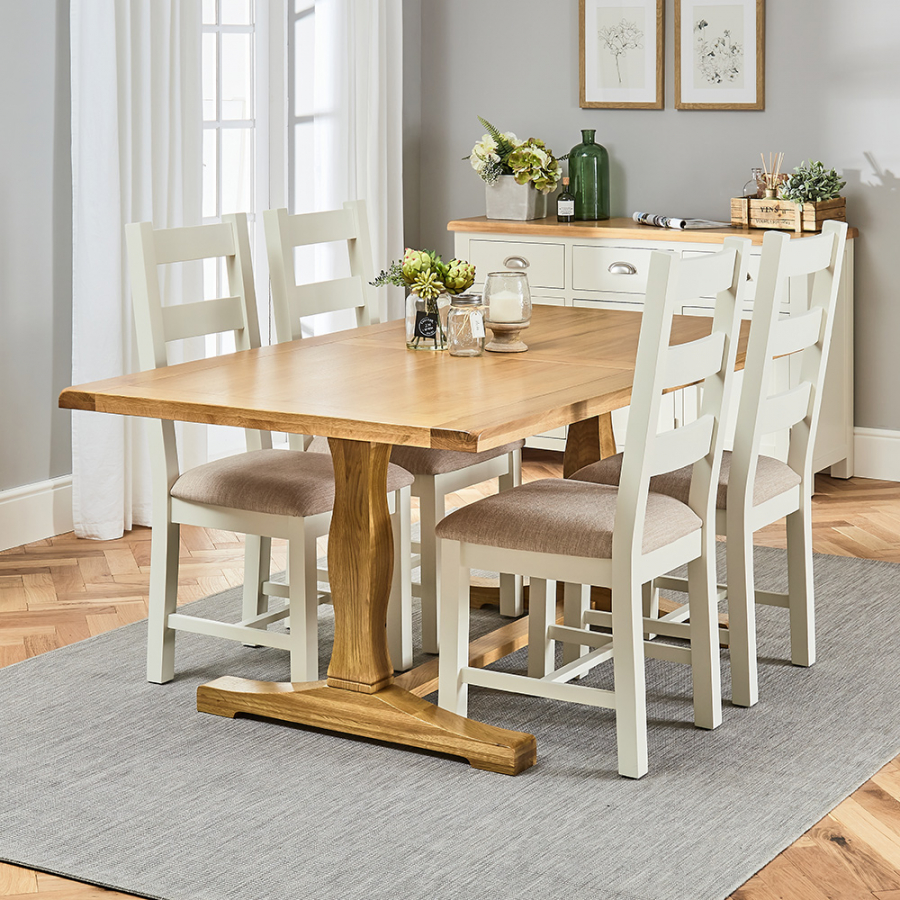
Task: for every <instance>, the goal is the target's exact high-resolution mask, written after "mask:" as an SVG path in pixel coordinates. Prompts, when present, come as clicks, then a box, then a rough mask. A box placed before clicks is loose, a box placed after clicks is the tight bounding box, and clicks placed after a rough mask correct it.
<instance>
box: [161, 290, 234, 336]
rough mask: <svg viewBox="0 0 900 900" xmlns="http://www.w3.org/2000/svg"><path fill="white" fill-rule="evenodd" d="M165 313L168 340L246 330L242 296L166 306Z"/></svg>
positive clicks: (165, 331)
mask: <svg viewBox="0 0 900 900" xmlns="http://www.w3.org/2000/svg"><path fill="white" fill-rule="evenodd" d="M162 314H163V331H164V333H165V338H166V340H167V341H181V340H184V339H185V338H192V337H199V336H200V335H204V334H218V333H219V332H220V331H240V330H241V329H242V328H243V327H244V311H243V304H242V302H241V298H240V297H218V298H216V299H215V300H200V301H199V302H197V303H181V304H179V305H178V306H165V307H163V311H162Z"/></svg>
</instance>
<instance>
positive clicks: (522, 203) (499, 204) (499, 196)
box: [484, 175, 547, 222]
mask: <svg viewBox="0 0 900 900" xmlns="http://www.w3.org/2000/svg"><path fill="white" fill-rule="evenodd" d="M484 201H485V210H486V212H485V215H486V216H487V218H489V219H515V220H517V221H520V222H522V221H526V220H527V219H543V218H544V216H546V215H547V195H546V194H542V193H541V192H540V191H536V190H535V189H534V188H533V187H532V186H531V184H530V183H529V184H516V179H515V177H514V176H512V175H501V176H500V177H499V178H498V179H497V180H496V181H495V182H494V183H493V184H486V185H485V186H484Z"/></svg>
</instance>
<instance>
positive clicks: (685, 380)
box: [437, 239, 749, 778]
mask: <svg viewBox="0 0 900 900" xmlns="http://www.w3.org/2000/svg"><path fill="white" fill-rule="evenodd" d="M748 245H749V241H746V240H742V239H729V240H727V241H726V242H725V248H724V249H723V250H722V251H721V252H719V253H716V254H712V255H710V256H707V257H698V258H696V259H688V260H681V259H678V258H675V257H674V256H671V255H669V254H663V253H654V254H653V255H652V258H651V264H650V270H649V277H648V282H647V301H646V303H645V306H644V314H643V321H642V324H641V334H640V341H639V344H638V352H637V360H636V364H635V372H634V389H633V392H632V398H631V412H630V416H629V422H628V433H627V443H626V447H627V449H626V451H625V459H624V462H623V467H622V481H621V485H620V486H619V487H613V486H608V485H598V484H588V483H585V482H577V481H573V480H563V479H547V480H543V481H536V482H532V483H530V484H526V485H523V486H521V487H517V488H514V489H513V490H511V491H508V492H506V493H504V494H499V495H496V496H493V497H487V498H485V499H483V500H479V501H477V502H476V503H473V504H471V505H469V506H466V507H463V508H462V509H460V510H457V511H456V512H454V513H451V514H450V515H449V516H447V518H445V519H444V520H443V521H442V522H441V523H440V524H439V525H438V529H437V531H438V535H439V537H441V538H442V539H443V541H442V543H443V554H444V556H443V583H444V595H443V601H444V602H443V608H442V611H441V654H440V663H439V684H440V687H439V695H438V696H439V700H438V703H439V705H440V706H441V707H443V708H445V709H448V710H451V711H452V712H455V713H457V714H460V715H465V713H466V709H467V693H468V685H470V684H473V685H479V686H481V687H487V688H494V689H497V690H501V691H510V692H513V693H520V694H531V695H534V696H538V697H546V698H549V699H555V700H563V701H568V702H572V703H581V704H585V705H589V706H601V707H608V708H611V709H614V710H615V718H616V734H617V743H618V760H619V772H620V774H622V775H625V776H628V777H631V778H639V777H641V776H642V775H644V774H645V773H646V772H647V769H648V759H647V717H646V688H645V664H644V657H645V654H646V655H647V656H651V657H656V658H661V659H665V660H671V661H677V662H684V663H689V664H690V665H691V666H692V672H693V685H694V721H695V724H696V725H698V726H699V727H701V728H715V727H716V726H717V725H718V724H719V723H720V722H721V715H722V710H721V683H720V673H719V649H718V628H717V624H718V619H717V614H716V589H715V575H716V573H715V528H714V527H713V521H714V520H713V517H714V510H715V494H714V486H715V485H716V484H717V482H718V471H719V465H720V462H721V450H722V443H723V441H724V428H723V427H720V423H721V422H722V419H723V416H724V414H725V412H726V409H727V402H728V399H729V395H730V393H731V390H730V389H731V384H732V381H733V377H734V362H735V354H736V346H737V325H738V322H739V317H740V308H741V303H740V290H741V286H742V285H743V282H744V279H745V278H746V271H747V260H746V257H747V253H746V251H747V247H748ZM703 295H706V296H709V295H716V297H717V299H716V310H715V315H714V317H713V322H712V331H711V334H710V335H709V336H708V337H706V338H703V339H701V340H697V341H693V342H690V343H687V344H681V345H677V346H669V339H670V333H671V330H672V317H673V313H674V312H675V310H676V309H677V308H680V306H681V305H682V304H683V303H685V302H687V301H689V300H692V299H695V298H697V297H699V296H703ZM701 380H702V381H703V382H704V386H705V387H704V392H703V401H702V405H701V409H700V416H699V418H698V419H697V420H696V421H695V422H693V423H692V424H690V425H687V426H685V427H683V428H679V429H676V430H673V431H668V432H664V433H661V434H657V433H656V423H657V422H658V420H659V408H660V403H661V401H662V395H663V393H664V391H665V390H666V389H670V388H673V387H676V386H680V385H684V384H692V383H694V382H697V381H701ZM688 464H689V465H692V467H693V470H694V478H693V482H692V486H691V491H690V495H689V497H688V498H687V500H686V501H685V502H682V501H680V500H675V499H673V498H671V497H667V496H665V495H662V494H655V493H651V492H650V490H649V485H650V479H651V477H652V476H653V475H657V474H658V473H660V472H664V471H667V470H669V469H670V468H672V467H674V468H680V467H681V466H682V465H688ZM685 563H687V565H688V580H689V585H690V611H691V616H690V624H686V623H674V624H671V625H669V624H662V623H660V622H659V621H658V620H652V621H653V628H654V630H655V631H656V632H657V633H659V634H663V635H668V636H673V637H679V638H687V639H688V640H689V641H690V647H689V648H688V647H683V646H676V645H672V644H667V643H663V642H661V641H658V640H657V641H649V640H647V641H645V640H644V631H645V629H646V628H647V627H648V626H649V624H650V622H651V620H650V619H646V618H645V617H644V616H643V614H642V613H643V610H642V598H643V585H644V584H646V583H648V582H651V581H652V580H653V579H654V578H656V577H658V576H659V575H662V574H663V573H665V572H668V571H671V570H672V569H673V568H675V567H677V566H679V565H683V564H685ZM473 567H477V568H488V569H493V570H497V569H500V570H505V571H516V572H521V573H522V574H527V575H530V576H531V582H530V583H531V589H530V590H531V594H530V603H529V629H528V675H527V676H525V675H520V674H514V673H509V672H500V671H494V670H491V669H481V668H474V667H470V666H469V665H468V631H469V597H468V583H469V570H470V569H471V568H473ZM556 581H565V582H577V583H579V584H584V585H601V586H606V587H611V588H612V612H611V613H603V612H600V611H590V612H587V613H585V616H584V618H583V621H582V622H581V623H580V626H579V627H571V626H569V627H567V626H565V625H557V624H556V590H555V582H556ZM593 625H601V626H606V627H610V626H611V628H612V634H611V635H610V634H602V633H599V632H597V631H595V630H592V629H591V626H593ZM557 641H561V642H563V643H572V644H575V645H576V646H588V647H592V648H595V649H593V650H592V651H591V652H590V653H587V654H586V655H584V656H582V657H579V658H578V659H576V660H574V661H573V662H572V663H570V664H564V665H563V666H562V667H561V668H558V669H557V668H556V662H555V659H556V654H555V644H556V642H557ZM610 657H612V660H613V672H614V681H615V689H614V690H613V691H610V690H602V689H599V688H595V687H589V686H586V685H583V684H571V683H569V682H570V681H571V680H572V679H573V678H577V677H580V676H582V675H584V674H586V673H587V672H588V671H589V670H590V669H591V668H593V667H594V666H596V665H599V664H600V663H602V662H605V661H606V660H608V659H609V658H610Z"/></svg>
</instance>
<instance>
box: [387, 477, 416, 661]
mask: <svg viewBox="0 0 900 900" xmlns="http://www.w3.org/2000/svg"><path fill="white" fill-rule="evenodd" d="M393 503H394V510H393V512H392V513H391V529H392V531H393V535H394V571H393V575H392V577H391V597H390V600H389V601H388V611H387V639H388V653H389V654H390V657H391V662H392V663H393V666H394V669H395V670H396V671H399V672H405V671H406V670H407V669H411V668H412V664H413V637H412V578H411V572H410V568H411V564H410V550H409V541H410V536H409V528H410V523H409V488H408V487H405V488H403V489H402V490H399V491H395V492H394V495H393Z"/></svg>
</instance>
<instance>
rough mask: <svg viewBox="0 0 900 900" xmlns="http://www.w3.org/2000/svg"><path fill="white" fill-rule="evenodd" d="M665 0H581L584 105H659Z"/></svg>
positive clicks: (661, 102)
mask: <svg viewBox="0 0 900 900" xmlns="http://www.w3.org/2000/svg"><path fill="white" fill-rule="evenodd" d="M665 6H666V4H665V0H579V44H580V54H579V57H580V67H579V68H580V76H581V93H580V103H579V105H580V106H581V108H582V109H662V108H663V106H664V104H665V93H664V84H665V80H664V70H665V65H664V62H665V49H664V48H665Z"/></svg>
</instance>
